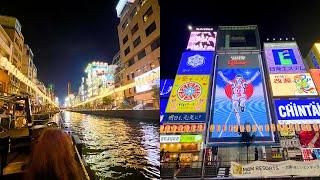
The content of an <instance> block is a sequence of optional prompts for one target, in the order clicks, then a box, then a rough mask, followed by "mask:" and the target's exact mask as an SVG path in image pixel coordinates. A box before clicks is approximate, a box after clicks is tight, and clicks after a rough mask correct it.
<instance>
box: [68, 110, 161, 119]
mask: <svg viewBox="0 0 320 180" xmlns="http://www.w3.org/2000/svg"><path fill="white" fill-rule="evenodd" d="M70 111H72V112H78V113H84V114H92V115H98V116H105V117H114V118H126V119H144V120H159V121H160V112H159V110H143V111H142V110H136V111H135V110H92V111H88V110H70Z"/></svg>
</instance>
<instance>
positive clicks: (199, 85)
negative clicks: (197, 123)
mask: <svg viewBox="0 0 320 180" xmlns="http://www.w3.org/2000/svg"><path fill="white" fill-rule="evenodd" d="M209 79H210V76H208V75H177V76H176V78H175V81H174V84H173V88H172V92H171V94H170V97H169V102H168V105H167V109H166V113H200V112H206V107H207V99H208V88H209Z"/></svg>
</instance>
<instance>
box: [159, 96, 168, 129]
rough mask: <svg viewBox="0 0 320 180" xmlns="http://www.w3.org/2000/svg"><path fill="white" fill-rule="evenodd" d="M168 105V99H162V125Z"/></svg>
mask: <svg viewBox="0 0 320 180" xmlns="http://www.w3.org/2000/svg"><path fill="white" fill-rule="evenodd" d="M167 104H168V98H161V99H160V124H162V120H163V118H164V114H165V112H166V107H167Z"/></svg>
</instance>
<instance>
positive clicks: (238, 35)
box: [217, 25, 261, 51]
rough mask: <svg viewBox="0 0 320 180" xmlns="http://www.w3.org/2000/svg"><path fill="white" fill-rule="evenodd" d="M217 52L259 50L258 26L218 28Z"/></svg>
mask: <svg viewBox="0 0 320 180" xmlns="http://www.w3.org/2000/svg"><path fill="white" fill-rule="evenodd" d="M218 35H219V38H218V40H217V50H218V51H219V50H220V51H221V50H223V51H225V50H260V49H261V47H260V42H259V35H258V26H256V25H248V26H219V28H218Z"/></svg>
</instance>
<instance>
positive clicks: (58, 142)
mask: <svg viewBox="0 0 320 180" xmlns="http://www.w3.org/2000/svg"><path fill="white" fill-rule="evenodd" d="M74 155H75V151H74V148H73V145H72V140H71V138H70V136H69V135H68V134H67V133H65V132H63V131H62V130H60V129H56V128H48V129H46V130H44V131H43V132H42V133H41V135H40V137H39V139H38V141H37V142H36V144H35V145H34V147H33V150H32V157H31V158H32V159H31V162H30V167H29V169H28V171H27V176H28V179H42V178H44V179H48V177H50V178H49V179H64V180H67V179H79V176H78V174H79V171H78V165H77V162H76V160H75V156H74Z"/></svg>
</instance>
